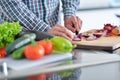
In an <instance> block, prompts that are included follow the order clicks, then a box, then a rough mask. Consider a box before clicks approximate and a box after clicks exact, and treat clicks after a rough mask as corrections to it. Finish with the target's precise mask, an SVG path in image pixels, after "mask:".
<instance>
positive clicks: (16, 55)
mask: <svg viewBox="0 0 120 80" xmlns="http://www.w3.org/2000/svg"><path fill="white" fill-rule="evenodd" d="M24 49H25V47H21V48H19V49H17V50H15V51H14V52H13V53H12V58H13V59H16V60H18V59H22V58H24V57H25V56H24Z"/></svg>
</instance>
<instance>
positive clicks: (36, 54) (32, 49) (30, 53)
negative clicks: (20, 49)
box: [24, 45, 45, 60]
mask: <svg viewBox="0 0 120 80" xmlns="http://www.w3.org/2000/svg"><path fill="white" fill-rule="evenodd" d="M44 53H45V50H44V48H43V46H41V45H36V46H34V45H28V46H26V47H25V50H24V54H25V57H26V58H27V59H30V60H37V59H40V58H42V57H43V56H44Z"/></svg>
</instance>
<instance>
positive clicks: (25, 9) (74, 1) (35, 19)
mask: <svg viewBox="0 0 120 80" xmlns="http://www.w3.org/2000/svg"><path fill="white" fill-rule="evenodd" d="M79 1H80V0H61V2H62V7H63V13H64V24H65V25H64V26H65V27H63V26H62V25H61V24H60V17H61V16H60V0H0V7H1V11H2V16H1V17H2V19H3V20H4V21H9V22H13V21H19V22H20V24H21V25H22V26H23V30H36V31H44V32H48V33H50V34H54V35H57V36H62V37H65V38H67V39H69V40H71V39H72V38H73V34H72V33H71V31H72V32H74V33H75V32H79V31H80V28H81V24H82V21H81V20H80V19H79V17H77V16H75V12H76V10H77V6H78V5H79Z"/></svg>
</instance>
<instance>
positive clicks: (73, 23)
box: [64, 16, 82, 33]
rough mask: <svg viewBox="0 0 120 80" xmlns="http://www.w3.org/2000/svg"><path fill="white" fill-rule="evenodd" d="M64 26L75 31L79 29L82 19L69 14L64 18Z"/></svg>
mask: <svg viewBox="0 0 120 80" xmlns="http://www.w3.org/2000/svg"><path fill="white" fill-rule="evenodd" d="M64 21H65V22H64V24H65V27H66V28H68V29H69V30H71V31H72V32H74V33H76V31H77V32H79V31H80V29H81V26H82V20H81V19H80V18H79V17H78V16H71V17H69V18H65V20H64Z"/></svg>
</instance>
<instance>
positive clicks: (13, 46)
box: [6, 33, 36, 54]
mask: <svg viewBox="0 0 120 80" xmlns="http://www.w3.org/2000/svg"><path fill="white" fill-rule="evenodd" d="M35 38H36V34H35V33H29V34H25V35H23V36H22V37H20V38H17V39H16V40H15V41H14V42H12V43H10V44H9V45H8V46H7V47H6V53H7V54H11V53H12V52H13V51H15V50H17V49H19V48H20V47H23V46H25V45H27V44H29V43H31V41H33V40H34V39H35Z"/></svg>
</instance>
